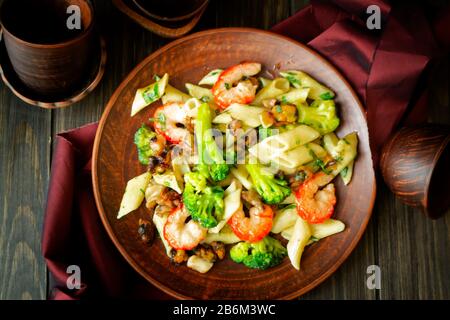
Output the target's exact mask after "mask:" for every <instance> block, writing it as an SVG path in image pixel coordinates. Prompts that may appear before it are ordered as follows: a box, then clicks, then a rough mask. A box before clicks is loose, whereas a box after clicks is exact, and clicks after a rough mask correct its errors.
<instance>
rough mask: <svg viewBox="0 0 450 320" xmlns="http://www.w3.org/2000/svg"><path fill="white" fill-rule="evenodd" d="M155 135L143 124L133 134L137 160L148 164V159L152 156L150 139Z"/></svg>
mask: <svg viewBox="0 0 450 320" xmlns="http://www.w3.org/2000/svg"><path fill="white" fill-rule="evenodd" d="M154 137H156V133H155V132H153V131H152V130H151V129H150V128H149V127H148V126H146V125H145V124H143V125H142V126H141V127H140V128H139V129H138V130H137V131H136V133H135V134H134V144H135V145H136V147H137V151H138V157H139V162H140V163H142V164H144V165H148V162H149V159H150V157H151V156H153V153H154V152H153V150H152V148H151V147H150V141H151V139H153V138H154Z"/></svg>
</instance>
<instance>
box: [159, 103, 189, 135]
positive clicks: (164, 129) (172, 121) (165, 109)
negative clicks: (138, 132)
mask: <svg viewBox="0 0 450 320" xmlns="http://www.w3.org/2000/svg"><path fill="white" fill-rule="evenodd" d="M154 118H155V121H154V128H155V131H156V133H158V134H160V135H162V136H164V137H165V138H166V139H167V140H168V141H169V142H171V143H173V144H179V143H181V142H183V141H186V140H187V139H188V138H189V136H190V133H189V130H188V129H187V128H186V126H187V125H188V124H189V121H190V119H189V118H190V117H189V115H188V112H187V110H186V108H185V106H184V104H183V103H180V102H169V103H167V104H165V105H163V106H161V107H159V108H158V109H156V111H155V115H154Z"/></svg>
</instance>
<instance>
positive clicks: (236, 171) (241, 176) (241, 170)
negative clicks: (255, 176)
mask: <svg viewBox="0 0 450 320" xmlns="http://www.w3.org/2000/svg"><path fill="white" fill-rule="evenodd" d="M231 174H232V175H233V176H234V177H235V178H236V179H237V180H238V181H239V182H240V183H241V184H242V185H243V186H244V188H245V189H247V190H250V189H251V188H253V183H252V182H251V178H250V175H249V173H248V171H247V169H246V168H245V165H243V164H238V165H237V166H236V168H232V169H231Z"/></svg>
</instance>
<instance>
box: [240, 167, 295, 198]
mask: <svg viewBox="0 0 450 320" xmlns="http://www.w3.org/2000/svg"><path fill="white" fill-rule="evenodd" d="M245 167H246V168H247V171H248V173H249V174H250V176H251V177H252V181H253V184H254V186H255V188H256V191H257V192H258V193H259V195H260V196H261V197H262V198H263V200H264V202H265V203H267V204H278V203H280V202H282V201H283V200H284V199H285V198H286V197H287V196H288V195H290V194H291V189H290V188H289V186H288V183H287V181H285V180H282V179H277V178H275V176H274V174H272V173H270V172H267V170H264V167H263V166H262V165H260V164H252V163H249V164H246V165H245Z"/></svg>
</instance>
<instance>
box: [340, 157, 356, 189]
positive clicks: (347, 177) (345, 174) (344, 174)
mask: <svg viewBox="0 0 450 320" xmlns="http://www.w3.org/2000/svg"><path fill="white" fill-rule="evenodd" d="M354 165H355V160H352V161H350V163H349V164H348V166H346V167H345V168H344V169H342V171H341V172H339V175H340V176H341V178H342V181H343V182H344V184H345V185H348V184H349V183H350V181H351V180H352V176H353V166H354Z"/></svg>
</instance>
